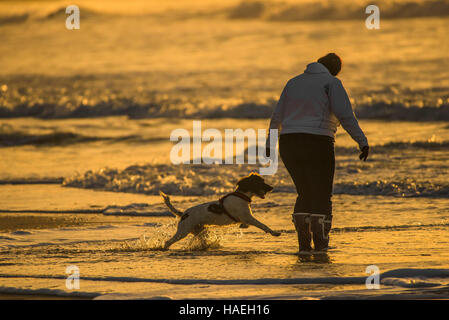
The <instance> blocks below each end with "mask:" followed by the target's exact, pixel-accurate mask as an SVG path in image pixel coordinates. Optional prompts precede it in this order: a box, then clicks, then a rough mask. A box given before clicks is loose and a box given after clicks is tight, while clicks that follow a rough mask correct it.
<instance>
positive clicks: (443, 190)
mask: <svg viewBox="0 0 449 320" xmlns="http://www.w3.org/2000/svg"><path fill="white" fill-rule="evenodd" d="M254 169H255V167H254V166H252V165H232V166H231V165H206V164H203V165H200V164H198V165H165V164H160V165H152V164H148V165H133V166H130V167H128V168H126V169H124V170H117V169H110V168H103V169H100V170H98V171H91V170H89V171H87V172H85V173H84V174H78V175H75V176H73V177H68V178H66V179H64V182H63V186H67V187H77V188H87V189H97V190H106V191H115V192H130V193H143V194H152V195H157V194H159V191H163V192H165V193H167V194H172V195H184V196H206V195H214V194H223V193H225V192H230V191H232V190H233V189H234V188H235V185H236V183H237V181H238V180H239V178H240V177H242V176H244V175H247V174H248V173H249V172H251V171H255V170H254ZM217 177H227V178H226V179H217ZM277 177H278V178H277V179H276V180H277V182H276V184H275V189H274V191H273V192H286V193H295V192H296V189H295V188H294V186H293V185H292V184H291V180H290V179H289V177H288V173H287V172H286V170H285V168H284V166H281V167H280V168H279V170H278V173H277ZM267 180H270V178H267ZM334 194H350V195H383V196H396V197H440V198H449V183H448V182H440V183H436V182H431V181H414V180H412V179H404V180H397V181H395V180H376V181H370V182H365V183H359V182H337V183H336V184H335V186H334Z"/></svg>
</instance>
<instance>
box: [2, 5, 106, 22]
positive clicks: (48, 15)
mask: <svg viewBox="0 0 449 320" xmlns="http://www.w3.org/2000/svg"><path fill="white" fill-rule="evenodd" d="M67 16H68V15H67V14H66V7H59V8H56V9H45V8H44V9H43V10H40V11H39V10H38V11H36V10H30V11H28V12H24V13H14V12H12V13H7V12H2V13H1V14H0V26H3V25H9V24H18V23H25V22H28V21H34V22H45V21H48V20H53V19H61V18H63V19H65V18H67ZM102 16H106V17H107V16H110V14H108V13H104V12H99V11H96V10H92V9H90V8H86V7H80V17H81V19H83V20H84V19H90V18H98V17H102Z"/></svg>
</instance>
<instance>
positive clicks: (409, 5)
mask: <svg viewBox="0 0 449 320" xmlns="http://www.w3.org/2000/svg"><path fill="white" fill-rule="evenodd" d="M369 4H372V3H371V2H368V1H367V2H365V3H357V4H355V3H353V2H351V1H325V2H310V3H300V4H292V3H288V2H273V1H271V2H270V1H242V2H240V4H238V5H236V6H234V7H232V8H230V9H229V11H228V17H229V18H230V19H264V20H268V21H277V22H293V21H314V20H352V19H365V18H366V14H365V8H366V7H367V6H368V5H369ZM376 5H377V6H378V7H379V8H381V15H382V17H383V18H387V19H399V18H416V17H444V16H448V15H449V1H447V0H433V1H404V2H397V1H395V2H391V1H377V2H376Z"/></svg>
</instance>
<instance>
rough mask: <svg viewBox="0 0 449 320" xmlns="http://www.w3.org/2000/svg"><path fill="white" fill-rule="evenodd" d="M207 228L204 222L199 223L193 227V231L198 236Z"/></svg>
mask: <svg viewBox="0 0 449 320" xmlns="http://www.w3.org/2000/svg"><path fill="white" fill-rule="evenodd" d="M205 229H206V228H205V227H204V226H203V225H202V224H197V225H196V226H195V227H194V228H193V231H192V233H193V234H194V235H195V236H198V235H200V233H201V232H203V231H204V230H205Z"/></svg>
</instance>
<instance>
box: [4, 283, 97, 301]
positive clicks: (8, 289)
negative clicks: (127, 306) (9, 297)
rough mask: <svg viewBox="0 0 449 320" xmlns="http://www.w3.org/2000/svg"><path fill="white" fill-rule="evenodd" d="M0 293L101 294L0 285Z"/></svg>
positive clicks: (67, 295) (85, 296)
mask: <svg viewBox="0 0 449 320" xmlns="http://www.w3.org/2000/svg"><path fill="white" fill-rule="evenodd" d="M0 293H3V294H17V295H33V296H37V297H39V296H56V297H66V298H95V297H98V296H100V295H101V293H100V292H83V291H70V292H69V291H63V290H59V289H47V288H41V289H27V288H17V287H5V286H0Z"/></svg>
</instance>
